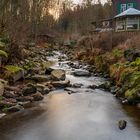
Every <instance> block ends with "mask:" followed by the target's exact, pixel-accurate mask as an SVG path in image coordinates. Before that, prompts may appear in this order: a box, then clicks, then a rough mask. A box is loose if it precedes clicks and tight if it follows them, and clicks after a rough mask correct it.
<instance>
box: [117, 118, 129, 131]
mask: <svg viewBox="0 0 140 140" xmlns="http://www.w3.org/2000/svg"><path fill="white" fill-rule="evenodd" d="M126 126H127V121H125V120H120V121H119V122H118V127H119V129H120V130H123V129H125V128H126Z"/></svg>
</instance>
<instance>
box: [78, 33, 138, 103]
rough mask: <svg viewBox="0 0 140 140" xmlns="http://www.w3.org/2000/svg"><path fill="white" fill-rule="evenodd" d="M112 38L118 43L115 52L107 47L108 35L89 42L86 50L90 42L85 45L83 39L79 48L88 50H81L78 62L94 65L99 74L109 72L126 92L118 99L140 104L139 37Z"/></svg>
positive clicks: (115, 43) (114, 47)
mask: <svg viewBox="0 0 140 140" xmlns="http://www.w3.org/2000/svg"><path fill="white" fill-rule="evenodd" d="M113 37H114V38H115V41H114V42H113V47H112V49H110V46H109V45H110V44H109V43H107V42H108V41H109V38H110V36H109V34H106V35H105V34H104V35H103V36H102V35H100V37H99V35H98V36H97V37H96V38H95V39H93V38H92V40H91V39H90V40H91V41H92V42H90V45H89V43H88V44H87V46H86V41H87V40H88V39H87V38H86V40H85V42H84V38H82V41H81V40H80V42H79V44H78V45H80V44H82V43H83V44H82V46H84V45H85V46H86V47H85V48H84V47H82V51H79V50H78V53H77V54H76V59H79V60H82V61H84V62H87V63H89V64H92V65H94V66H95V67H96V71H97V72H107V73H108V74H109V75H110V77H111V78H112V79H113V80H114V81H115V83H116V85H117V86H118V87H120V88H122V89H123V92H122V93H121V95H119V96H121V97H124V98H127V99H128V100H129V101H140V41H139V39H138V38H139V37H140V36H134V37H132V38H131V39H130V38H129V39H126V38H125V37H123V38H122V39H120V36H113ZM81 42H82V43H81ZM94 44H95V45H94ZM102 44H104V45H102ZM101 45H102V46H101ZM115 45H116V46H115ZM91 46H92V47H91ZM104 47H106V48H104Z"/></svg>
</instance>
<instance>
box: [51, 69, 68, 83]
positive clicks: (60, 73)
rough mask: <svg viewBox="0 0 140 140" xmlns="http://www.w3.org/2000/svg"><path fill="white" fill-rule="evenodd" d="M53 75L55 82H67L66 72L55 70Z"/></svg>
mask: <svg viewBox="0 0 140 140" xmlns="http://www.w3.org/2000/svg"><path fill="white" fill-rule="evenodd" d="M51 75H52V78H53V79H54V80H55V81H60V80H65V78H66V74H65V71H64V70H60V69H58V70H53V71H52V72H51Z"/></svg>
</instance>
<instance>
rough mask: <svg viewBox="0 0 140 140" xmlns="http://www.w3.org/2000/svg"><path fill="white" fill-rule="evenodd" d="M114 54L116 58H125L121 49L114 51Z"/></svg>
mask: <svg viewBox="0 0 140 140" xmlns="http://www.w3.org/2000/svg"><path fill="white" fill-rule="evenodd" d="M112 54H113V56H115V57H123V51H122V50H121V49H114V50H113V52H112Z"/></svg>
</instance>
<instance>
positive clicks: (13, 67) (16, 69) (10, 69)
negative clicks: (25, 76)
mask: <svg viewBox="0 0 140 140" xmlns="http://www.w3.org/2000/svg"><path fill="white" fill-rule="evenodd" d="M5 68H6V69H7V70H8V71H9V72H11V73H16V72H18V71H22V70H23V69H22V68H20V67H18V66H12V65H7V66H5Z"/></svg>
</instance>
